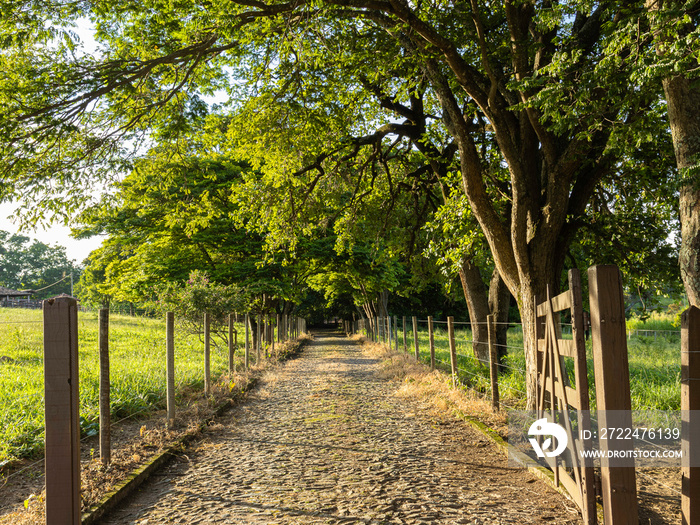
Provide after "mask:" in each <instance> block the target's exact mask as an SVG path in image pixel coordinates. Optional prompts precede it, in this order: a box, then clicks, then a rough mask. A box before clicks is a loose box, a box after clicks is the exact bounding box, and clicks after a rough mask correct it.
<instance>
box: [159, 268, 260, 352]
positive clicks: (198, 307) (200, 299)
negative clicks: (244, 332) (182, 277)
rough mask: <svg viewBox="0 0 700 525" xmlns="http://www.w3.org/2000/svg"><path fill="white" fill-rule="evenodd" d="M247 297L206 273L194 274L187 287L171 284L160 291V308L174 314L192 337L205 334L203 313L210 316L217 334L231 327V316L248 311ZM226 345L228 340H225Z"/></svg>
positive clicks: (234, 287)
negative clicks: (215, 280) (229, 325)
mask: <svg viewBox="0 0 700 525" xmlns="http://www.w3.org/2000/svg"><path fill="white" fill-rule="evenodd" d="M246 302H247V301H246V296H245V293H244V291H243V290H241V289H240V288H238V287H236V286H234V285H228V286H227V285H223V284H220V283H215V282H211V281H210V280H209V278H208V277H207V275H206V273H204V272H201V271H198V270H194V271H192V272H191V273H190V277H189V279H188V280H187V282H186V283H184V284H177V283H169V284H167V285H165V286H163V287H162V288H161V289H160V290H159V291H158V308H159V310H160V312H161V313H163V314H164V313H165V312H173V313H174V314H175V318H176V319H177V320H178V322H179V323H180V324H181V325H182V326H184V327H185V329H186V330H187V331H188V333H192V334H197V335H199V334H202V333H203V331H204V330H203V324H204V318H203V313H205V312H206V313H207V314H209V319H210V323H211V328H212V330H214V331H215V332H217V331H222V330H223V329H224V326H228V325H227V323H228V316H229V315H231V314H233V313H235V312H241V311H244V309H245V307H246ZM223 340H224V342H226V337H225V336H224V337H223Z"/></svg>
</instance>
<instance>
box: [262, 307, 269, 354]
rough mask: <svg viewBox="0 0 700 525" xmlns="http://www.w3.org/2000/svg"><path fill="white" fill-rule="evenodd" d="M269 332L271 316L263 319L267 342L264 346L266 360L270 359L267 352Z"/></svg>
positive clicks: (264, 338) (264, 337)
mask: <svg viewBox="0 0 700 525" xmlns="http://www.w3.org/2000/svg"><path fill="white" fill-rule="evenodd" d="M269 330H270V316H269V315H268V316H265V317H263V334H264V336H263V340H264V341H265V343H264V346H265V359H267V358H268V357H269V353H268V351H267V344H268V340H269Z"/></svg>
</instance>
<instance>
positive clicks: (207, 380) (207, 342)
mask: <svg viewBox="0 0 700 525" xmlns="http://www.w3.org/2000/svg"><path fill="white" fill-rule="evenodd" d="M210 324H211V319H210V317H209V314H208V313H207V312H205V313H204V395H205V396H208V395H209V394H210V393H211V373H210V370H209V365H210V362H211V333H210V328H211V326H210Z"/></svg>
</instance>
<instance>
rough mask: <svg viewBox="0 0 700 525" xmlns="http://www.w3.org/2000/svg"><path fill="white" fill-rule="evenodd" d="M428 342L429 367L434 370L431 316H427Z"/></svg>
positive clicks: (433, 339)
mask: <svg viewBox="0 0 700 525" xmlns="http://www.w3.org/2000/svg"><path fill="white" fill-rule="evenodd" d="M428 342H429V344H430V369H431V370H435V334H434V333H433V316H432V315H429V316H428Z"/></svg>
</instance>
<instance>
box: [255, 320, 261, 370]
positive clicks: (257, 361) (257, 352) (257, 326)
mask: <svg viewBox="0 0 700 525" xmlns="http://www.w3.org/2000/svg"><path fill="white" fill-rule="evenodd" d="M255 321H256V323H255V331H256V335H257V336H258V338H257V339H256V340H255V364H256V365H257V364H260V316H259V315H257V316H255Z"/></svg>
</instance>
